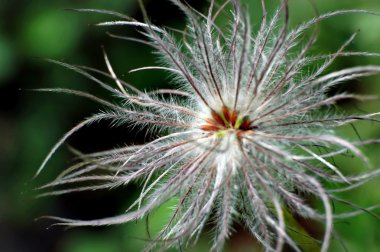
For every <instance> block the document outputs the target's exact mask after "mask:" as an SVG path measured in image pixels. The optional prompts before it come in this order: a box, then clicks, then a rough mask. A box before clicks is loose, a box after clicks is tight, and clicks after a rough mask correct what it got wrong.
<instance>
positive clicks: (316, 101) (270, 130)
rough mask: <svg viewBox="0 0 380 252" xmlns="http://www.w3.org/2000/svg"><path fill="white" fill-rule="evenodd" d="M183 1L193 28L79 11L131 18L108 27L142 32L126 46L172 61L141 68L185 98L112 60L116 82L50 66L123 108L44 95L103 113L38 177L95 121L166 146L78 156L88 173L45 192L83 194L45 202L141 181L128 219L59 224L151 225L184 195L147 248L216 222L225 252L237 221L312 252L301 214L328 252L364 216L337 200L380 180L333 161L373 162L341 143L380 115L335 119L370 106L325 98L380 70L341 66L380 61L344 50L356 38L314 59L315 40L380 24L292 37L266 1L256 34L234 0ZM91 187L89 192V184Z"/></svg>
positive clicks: (273, 244)
mask: <svg viewBox="0 0 380 252" xmlns="http://www.w3.org/2000/svg"><path fill="white" fill-rule="evenodd" d="M171 2H172V3H173V4H175V5H176V6H178V8H179V9H180V10H181V11H182V12H183V13H184V15H185V16H186V18H187V22H188V23H187V26H186V28H185V29H184V30H183V31H179V30H176V29H171V28H160V27H157V26H155V25H154V24H152V23H151V22H150V21H149V19H148V17H147V14H146V12H145V10H144V8H143V6H142V10H143V13H144V17H145V19H144V22H140V21H137V20H135V19H132V18H130V17H127V16H125V15H123V14H120V13H116V12H111V11H105V10H94V9H85V10H84V9H81V10H79V11H85V12H97V13H103V14H108V15H114V16H117V17H119V18H121V20H120V21H112V22H104V23H100V24H98V25H100V26H132V27H135V28H136V29H138V30H139V31H140V32H141V33H142V34H143V35H144V36H145V40H143V39H140V38H130V37H120V36H117V37H119V38H122V39H127V40H132V41H136V42H141V43H144V44H146V45H149V46H151V47H152V48H154V50H155V51H156V52H158V53H159V55H160V60H161V62H163V63H162V65H161V66H147V67H144V68H140V69H135V70H133V71H138V70H144V71H145V70H146V71H148V70H152V69H159V70H164V71H167V72H170V74H172V75H173V76H174V78H173V82H175V84H176V87H175V88H173V89H162V90H156V91H151V92H142V91H140V90H138V89H137V88H135V87H133V86H132V85H130V84H128V83H125V82H123V81H122V80H120V79H119V78H118V77H117V76H116V74H115V72H114V71H113V69H112V66H111V63H110V61H109V60H108V57H107V55H106V54H105V53H104V56H105V62H106V66H107V69H108V71H107V72H101V71H99V70H96V69H93V68H89V67H79V66H73V65H69V64H66V63H63V62H58V61H52V62H55V63H58V64H60V65H62V66H65V67H67V68H70V69H72V70H74V71H76V72H78V73H80V74H82V75H84V76H85V77H87V78H89V79H91V80H92V81H95V82H96V83H98V84H99V85H100V86H101V87H102V88H104V89H106V90H108V91H110V92H111V94H113V95H116V96H117V97H118V98H119V99H120V101H121V103H120V104H117V103H111V102H109V101H106V100H103V99H100V98H98V97H95V96H93V95H91V94H88V93H84V92H80V91H75V90H67V89H45V91H58V92H68V93H72V94H75V95H79V96H83V97H86V98H89V99H92V100H95V101H97V102H98V103H99V104H101V105H102V106H103V107H104V108H105V109H103V110H102V111H101V112H99V113H98V114H96V115H93V116H91V117H89V118H87V119H85V120H84V121H83V122H81V123H80V124H78V125H77V126H75V127H74V128H73V129H71V130H70V131H69V132H68V133H66V134H65V135H64V136H63V138H62V139H61V140H60V141H59V142H58V143H57V144H56V145H55V146H54V147H53V148H52V150H51V152H50V154H49V155H48V156H47V158H46V159H45V161H44V162H43V164H42V166H41V167H40V169H39V170H38V173H39V172H40V171H41V170H42V169H43V167H44V166H45V164H46V162H47V161H48V160H49V159H50V157H51V156H52V154H53V153H54V152H55V151H56V150H57V148H58V147H59V146H60V145H62V143H63V142H64V141H66V140H67V138H68V137H70V136H71V135H72V134H73V133H74V132H75V131H77V130H78V129H80V128H82V127H83V126H86V125H88V124H90V123H93V122H96V121H99V120H111V121H112V122H113V123H114V124H126V125H132V126H134V127H146V128H148V129H149V130H158V131H155V132H160V134H159V136H158V137H157V138H156V139H155V140H152V141H150V142H147V143H145V144H142V145H133V146H126V147H122V148H117V149H113V150H109V151H104V152H99V153H93V154H78V155H79V157H80V159H81V160H82V161H81V162H79V163H78V164H76V165H75V166H73V167H70V168H68V169H67V170H66V171H64V172H63V173H62V174H61V175H60V176H59V177H58V178H57V179H56V180H54V181H53V182H51V183H49V184H47V185H45V186H43V187H42V188H51V187H54V188H56V187H59V186H66V185H70V186H72V187H70V188H69V189H62V190H61V189H56V190H54V191H50V192H47V193H45V194H43V195H58V194H63V193H68V192H74V191H83V190H96V189H106V188H114V187H118V186H123V185H126V184H128V183H130V182H132V181H136V180H142V181H144V182H143V184H142V191H141V194H140V196H139V198H138V199H137V200H136V201H135V202H134V203H133V204H132V205H131V206H130V208H129V209H128V211H127V212H126V213H124V214H121V215H119V216H115V217H109V218H104V219H99V220H73V219H65V218H58V217H52V218H54V219H55V220H58V221H59V222H58V223H56V225H65V226H70V227H73V226H102V225H111V224H121V223H125V222H129V221H133V220H137V219H141V218H143V217H144V216H146V215H148V214H149V213H150V212H151V211H152V210H154V209H155V208H157V207H158V206H160V205H161V204H163V203H164V202H166V201H168V200H170V199H173V198H175V199H177V203H176V205H175V206H174V207H173V210H172V212H171V215H170V218H169V220H168V222H167V224H166V225H165V226H164V227H163V229H162V230H161V232H160V233H159V234H158V235H157V237H155V239H154V241H153V242H152V243H151V244H150V245H149V246H148V248H147V249H148V250H150V249H153V248H154V247H155V246H156V245H159V246H162V248H167V247H170V246H177V245H178V240H181V244H189V243H190V242H195V241H196V240H197V238H198V237H199V235H200V234H201V233H202V230H204V227H205V225H206V224H208V223H212V226H213V227H214V232H213V234H214V236H213V243H212V247H211V250H213V251H220V250H221V249H222V247H223V244H224V242H225V240H226V239H227V238H228V237H229V235H230V234H231V231H232V229H231V226H232V225H233V223H236V222H240V223H242V224H244V225H245V226H246V228H247V229H248V230H249V231H250V232H251V233H252V235H253V236H254V237H255V238H256V239H257V240H258V241H259V242H260V243H261V244H262V245H263V247H264V248H265V249H266V250H268V251H282V250H283V248H284V246H285V244H287V245H288V246H290V247H292V248H293V249H294V250H295V251H301V248H300V244H298V243H297V242H296V241H295V239H294V234H291V231H290V230H291V225H292V224H291V222H289V221H288V220H287V219H289V218H290V217H289V216H299V217H303V218H310V219H314V220H318V221H321V222H322V223H324V227H325V231H324V236H323V238H322V242H321V245H320V250H321V251H327V249H328V247H329V244H330V241H331V236H332V233H333V220H334V219H337V218H344V217H351V216H354V215H356V214H359V213H361V211H355V212H350V213H341V214H335V213H333V211H332V206H331V201H341V202H345V201H344V200H343V199H340V198H339V197H338V196H336V195H335V193H336V192H342V191H349V190H352V189H355V188H357V187H358V186H360V185H362V184H364V183H365V182H366V181H368V180H369V179H371V178H373V177H376V176H378V175H379V174H380V170H374V171H371V172H369V173H364V174H359V175H355V176H346V175H344V174H343V173H342V171H341V170H340V169H339V168H338V167H337V165H336V164H335V163H334V162H332V161H331V158H332V157H335V156H342V155H347V153H351V155H352V156H354V157H355V158H358V159H360V160H362V161H363V162H364V163H365V164H366V165H369V161H368V160H367V157H366V156H365V155H364V154H363V153H362V152H361V150H360V146H363V145H366V144H373V143H376V142H378V140H376V139H368V140H363V141H351V140H348V139H346V138H345V137H343V136H339V135H338V134H337V133H336V131H335V129H336V128H338V127H341V126H343V125H346V124H349V123H353V122H355V121H359V120H362V121H366V120H367V121H372V122H379V119H377V118H378V116H379V114H380V113H379V112H377V113H372V114H362V115H357V114H355V115H345V114H344V113H339V112H333V111H334V110H332V109H331V105H333V104H334V103H336V102H337V101H340V100H343V99H358V100H363V99H371V97H369V96H361V95H356V94H349V93H339V94H334V95H327V91H329V90H330V89H331V88H333V87H335V86H337V85H339V84H340V83H342V82H343V81H348V80H351V79H356V78H358V77H362V76H370V75H374V74H377V73H379V72H380V67H378V66H374V65H367V66H357V67H352V68H347V69H343V70H339V71H336V72H331V73H326V69H327V68H328V67H329V66H330V65H331V64H332V63H333V62H334V60H335V59H336V58H337V57H341V56H351V55H359V56H377V55H375V54H369V53H362V52H346V51H345V48H346V47H347V46H348V45H349V44H350V43H351V42H352V41H353V40H354V38H355V35H356V34H353V35H352V36H351V37H350V38H348V40H347V41H346V42H345V43H344V44H343V45H342V46H341V48H339V49H338V50H337V52H335V53H332V54H328V55H316V56H315V55H314V56H313V55H310V53H309V49H310V48H311V47H312V46H313V44H314V43H315V41H316V38H317V34H318V24H319V22H321V21H323V20H325V19H328V18H331V17H334V16H337V15H346V14H374V15H377V14H376V13H370V12H368V11H361V10H342V11H335V12H330V13H327V14H323V15H319V16H316V17H315V18H313V19H311V20H309V21H307V22H304V23H302V24H300V25H298V26H296V27H295V28H290V27H289V25H288V21H289V15H288V1H286V0H284V1H282V2H281V3H280V5H279V7H278V8H277V10H276V11H275V12H274V13H273V14H272V15H269V14H268V13H267V11H266V6H265V1H264V0H262V1H261V5H262V21H261V23H260V24H259V26H258V28H257V29H256V30H254V29H252V27H251V24H250V21H249V20H250V17H249V15H248V12H247V11H246V10H245V8H244V7H243V6H242V5H241V3H240V2H239V0H227V1H225V2H224V3H223V4H221V5H218V4H216V3H215V2H214V0H210V5H209V8H208V11H207V12H206V13H205V14H202V13H200V12H198V11H197V10H194V9H193V8H192V7H190V6H189V5H187V4H185V3H183V2H182V1H179V0H171ZM221 15H224V16H227V17H228V24H227V25H226V26H223V27H222V26H218V25H217V21H218V18H219V17H220V16H221ZM310 30H311V31H312V32H310V33H305V32H307V31H310ZM176 33H179V34H180V35H181V36H180V37H181V39H178V36H176ZM307 34H309V35H307ZM316 64H317V65H318V67H315V66H316ZM96 74H100V75H103V76H106V77H109V78H110V79H111V81H112V82H115V84H112V83H111V84H107V83H106V82H103V81H101V80H100V79H99V78H97V77H96V76H95V75H96ZM318 149H319V150H320V152H319V151H318ZM86 181H87V182H91V185H86V186H83V182H86ZM329 182H333V183H329ZM75 185H76V186H75ZM328 185H333V186H334V187H333V188H329V187H327V186H328ZM309 197H314V198H316V199H318V200H319V201H320V202H321V203H322V205H323V209H324V210H323V211H320V210H318V209H315V208H313V207H312V206H311V205H310V202H309V201H307V200H306V199H307V198H309ZM347 204H349V203H347ZM363 211H367V212H368V211H370V209H363Z"/></svg>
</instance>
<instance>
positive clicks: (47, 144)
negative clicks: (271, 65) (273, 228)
mask: <svg viewBox="0 0 380 252" xmlns="http://www.w3.org/2000/svg"><path fill="white" fill-rule="evenodd" d="M144 2H145V5H146V8H147V11H148V14H149V16H150V18H151V20H152V22H153V23H154V24H157V25H168V26H171V27H178V28H181V27H183V25H184V22H185V20H184V17H183V15H182V14H181V12H180V11H178V10H177V9H176V8H175V7H174V6H173V5H172V4H170V3H168V2H169V1H165V0H150V1H149V0H146V1H144ZM188 2H189V3H190V4H191V5H193V6H194V7H195V8H197V9H199V10H205V7H207V1H202V0H192V1H190V0H189V1H188ZM245 2H247V3H248V2H254V3H253V4H252V3H250V4H249V6H250V8H249V11H250V12H251V13H252V14H251V16H252V21H254V22H256V25H255V27H257V26H258V25H257V24H258V21H259V20H260V17H261V14H260V8H259V1H252V0H251V1H249V0H247V1H245ZM275 2H276V1H271V3H270V4H271V5H270V6H269V8H270V10H273V8H274V7H275V4H276V3H277V2H276V3H275ZM316 7H317V10H318V12H320V13H324V12H327V11H333V10H337V9H365V10H371V11H378V12H380V3H379V1H378V0H361V1H360V0H346V1H339V0H321V1H318V2H317V3H316ZM67 8H99V9H107V10H115V11H118V12H122V13H125V14H127V15H130V16H133V17H135V18H137V19H140V20H141V12H140V10H139V7H138V3H137V0H108V1H104V0H86V1H77V0H71V1H70V0H56V1H48V0H33V1H26V0H18V1H6V0H0V251H16V252H19V251H23V252H24V251H32V252H37V251H38V252H50V251H51V252H54V251H57V252H87V251H89V252H90V251H91V252H119V251H131V252H134V251H141V250H142V249H143V248H144V246H145V245H146V243H147V239H149V238H148V235H147V226H149V228H148V229H149V231H150V233H152V234H154V233H155V232H157V231H158V230H159V229H160V227H162V225H163V224H164V223H165V222H166V220H167V218H168V216H167V212H168V211H167V208H168V207H170V202H168V203H167V204H165V205H163V206H162V207H160V208H159V209H157V211H155V212H154V213H153V214H152V215H151V216H150V217H149V223H147V222H146V221H145V220H143V221H139V222H132V223H128V224H125V225H121V226H115V227H102V228H80V229H79V228H78V229H69V230H65V229H64V228H61V227H52V228H50V229H48V230H47V229H46V228H47V227H49V225H50V224H51V222H49V221H44V220H41V221H34V219H35V218H37V217H40V216H42V215H56V216H63V217H69V218H77V219H94V218H101V217H106V216H112V215H116V214H120V213H122V212H123V211H125V210H126V209H127V208H128V206H129V204H130V203H131V202H133V200H134V199H135V198H136V197H137V195H138V192H139V190H138V188H139V186H140V185H141V183H135V184H131V185H129V186H127V187H122V188H116V189H114V190H112V191H96V192H83V193H74V194H69V195H63V196H58V197H46V198H45V197H44V198H37V199H36V198H35V197H36V196H37V195H38V191H35V190H33V189H34V188H36V187H38V186H40V185H42V184H44V183H46V182H48V181H50V180H52V179H53V178H54V177H55V176H56V175H57V174H59V172H60V171H62V170H63V169H64V168H65V167H67V166H68V165H70V164H72V163H74V162H75V160H73V155H72V154H71V153H70V151H69V148H67V147H68V145H70V146H73V147H75V148H76V149H78V150H80V151H82V152H85V153H87V152H93V151H101V150H106V149H110V148H112V147H115V146H121V145H123V144H133V143H141V142H144V141H148V140H150V139H154V137H155V136H154V135H150V134H147V133H146V132H144V131H143V130H139V129H131V128H127V127H110V126H109V124H107V123H99V124H94V125H92V126H90V127H87V128H85V129H82V130H81V131H80V132H78V133H77V134H75V135H74V136H73V137H71V138H70V140H69V141H68V143H67V144H68V145H67V146H64V147H63V148H61V149H60V150H59V151H58V152H57V153H56V154H55V155H54V157H53V158H52V160H51V161H50V162H49V163H48V166H47V167H46V169H45V170H44V172H43V173H42V174H41V175H40V176H39V177H38V178H37V179H32V178H33V176H34V174H35V172H36V171H37V169H38V167H39V165H40V163H41V162H42V160H43V158H44V157H45V155H46V154H47V153H48V151H49V150H50V148H51V147H52V146H53V145H54V143H55V142H56V141H57V140H58V139H59V138H60V137H61V136H62V135H63V134H64V133H65V132H66V131H68V130H69V129H70V128H71V127H73V126H74V125H75V124H76V123H78V122H80V120H82V119H83V118H84V117H86V116H89V115H91V114H92V113H96V112H97V111H98V110H99V109H101V107H99V106H98V105H97V104H94V103H92V102H91V101H88V100H85V99H83V98H79V97H74V96H68V95H64V94H53V93H49V94H47V93H42V92H34V91H29V90H28V89H35V88H53V87H55V88H56V87H61V88H72V89H77V90H82V91H86V92H90V93H93V94H96V95H97V96H101V97H108V98H109V99H110V100H111V101H112V100H113V99H114V98H113V97H109V96H107V95H108V94H107V93H106V92H104V90H102V89H100V88H99V87H98V86H97V85H96V84H94V83H92V82H91V81H89V80H87V79H85V78H83V77H81V76H79V75H78V74H76V73H74V72H72V71H69V70H67V69H64V68H62V67H59V66H57V65H54V64H51V63H48V62H46V61H44V60H43V58H51V59H58V60H63V61H65V62H69V63H73V64H79V65H86V66H91V67H94V68H98V69H101V70H106V67H105V64H104V62H103V56H102V50H101V46H104V47H105V50H106V51H107V53H108V55H109V58H110V60H111V62H112V64H113V66H114V70H115V72H116V73H117V74H118V76H119V77H120V78H122V79H124V80H126V81H127V82H129V83H132V84H133V85H134V86H136V87H138V88H139V89H148V90H149V89H155V88H163V87H173V86H172V85H171V80H170V79H169V78H168V77H167V76H166V75H165V73H163V72H160V71H149V72H137V73H128V72H129V70H131V69H133V68H138V67H142V66H147V65H153V64H156V63H157V57H156V55H154V54H153V53H152V52H151V49H150V48H148V47H147V46H144V45H140V44H137V43H133V42H126V41H123V40H118V39H115V38H111V37H110V36H109V35H107V32H112V33H115V34H120V35H127V36H139V34H138V33H137V32H136V31H134V29H132V28H126V27H118V28H104V27H95V26H93V24H96V23H97V22H101V21H110V20H115V18H114V17H110V16H104V15H99V14H85V13H76V12H73V11H69V10H66V9H67ZM290 14H291V24H292V25H295V24H299V23H300V22H303V21H304V20H307V19H309V18H311V17H313V16H314V15H315V12H314V10H313V7H312V4H310V2H309V1H304V0H290ZM379 27H380V17H375V16H369V15H347V16H340V17H334V18H332V19H330V20H328V21H324V22H322V23H321V26H320V37H319V39H318V41H317V43H316V46H315V47H314V48H313V49H312V50H311V51H312V53H315V54H322V53H332V52H335V51H336V50H338V49H339V47H340V46H341V44H342V43H344V41H345V40H347V39H348V38H349V37H350V36H351V35H352V33H354V32H356V31H358V30H360V33H359V35H358V37H357V38H356V39H355V41H354V43H352V44H351V45H350V46H349V47H348V50H349V51H366V52H375V53H380V45H379V41H380V32H379ZM368 64H377V65H380V59H379V58H369V57H349V58H348V57H345V58H339V59H337V61H336V63H335V64H334V65H333V67H331V68H330V69H329V70H331V71H332V70H334V69H341V68H344V67H350V66H356V65H368ZM20 89H21V90H20ZM342 91H349V92H356V93H360V94H377V95H380V76H376V77H371V78H364V79H360V80H355V81H352V82H349V83H345V84H343V85H341V86H339V89H337V90H331V92H342ZM338 105H339V106H341V107H343V108H344V109H346V110H348V111H351V112H358V111H366V112H375V111H379V107H380V101H375V102H368V103H347V102H345V103H340V104H338ZM356 130H357V131H358V133H359V135H360V137H362V138H364V139H365V138H370V137H372V138H376V137H377V138H380V129H379V125H378V124H369V123H366V124H363V125H361V124H359V125H358V126H357V128H356ZM342 132H343V133H344V134H347V136H350V137H351V138H352V139H357V137H358V136H357V134H356V133H355V131H354V130H353V129H352V128H345V129H343V130H342ZM364 151H365V152H366V153H368V155H369V157H370V158H371V160H372V161H373V164H374V165H375V167H380V156H379V155H378V153H379V151H380V149H379V148H378V147H376V146H374V147H373V148H367V149H365V150H364ZM341 169H342V170H343V171H345V172H346V173H350V172H351V173H354V171H360V170H362V169H363V168H362V167H358V165H357V163H355V162H353V163H351V162H347V161H346V162H345V163H344V162H343V163H342V165H341ZM379 182H380V180H374V181H371V182H370V183H368V184H367V185H366V186H363V187H361V188H360V189H359V190H356V191H355V192H354V193H350V194H346V195H344V197H345V198H346V199H348V200H349V201H352V202H355V203H357V204H358V205H361V206H369V205H373V204H376V203H379V202H380V190H379V189H378V184H379ZM335 207H336V210H337V211H338V210H339V211H350V210H352V208H350V207H347V206H345V205H336V206H335ZM375 212H377V213H380V212H379V211H378V210H375ZM300 222H302V225H303V226H304V227H305V229H307V230H308V231H309V232H310V233H311V234H312V235H314V236H316V237H320V236H321V231H323V229H322V228H321V227H320V226H319V225H316V224H315V223H313V222H311V221H304V220H300ZM335 227H336V229H337V231H338V233H339V234H340V237H341V238H342V240H344V246H345V247H347V249H348V250H349V251H353V252H355V251H368V252H375V251H380V221H378V220H377V219H375V218H374V217H372V216H370V215H368V214H363V215H362V216H359V217H355V218H353V219H350V220H345V221H340V222H336V224H335ZM235 231H236V232H234V233H233V235H232V238H231V240H230V242H229V243H227V244H226V249H225V251H234V252H243V251H260V249H259V247H257V245H255V241H254V240H253V239H252V238H251V237H250V235H249V234H248V232H247V231H245V230H244V228H243V227H241V226H239V225H236V226H235ZM208 235H209V234H208V233H207V231H206V233H205V235H204V237H202V238H201V240H200V242H199V244H198V245H197V246H195V247H194V248H192V249H191V251H207V250H208V248H209V236H208ZM305 242H306V243H307V240H306V241H305ZM344 246H342V245H341V244H340V242H339V241H338V240H337V239H334V240H333V244H332V248H331V251H344ZM305 247H306V248H307V245H306V246H305ZM255 248H257V249H255ZM173 251H174V250H173ZM186 251H187V250H186ZM310 251H311V250H310Z"/></svg>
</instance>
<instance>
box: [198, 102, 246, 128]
mask: <svg viewBox="0 0 380 252" xmlns="http://www.w3.org/2000/svg"><path fill="white" fill-rule="evenodd" d="M201 129H202V130H204V131H210V132H213V131H221V130H227V129H235V130H242V131H247V130H251V129H252V127H251V121H250V120H249V117H247V116H244V117H241V116H240V115H239V113H238V112H237V111H236V110H231V109H229V108H228V107H226V106H223V108H222V111H221V112H220V113H218V112H215V111H212V112H211V118H207V119H206V124H204V125H202V126H201Z"/></svg>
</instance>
